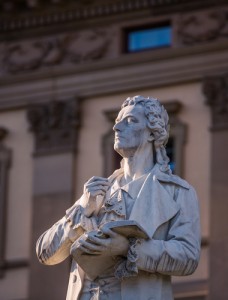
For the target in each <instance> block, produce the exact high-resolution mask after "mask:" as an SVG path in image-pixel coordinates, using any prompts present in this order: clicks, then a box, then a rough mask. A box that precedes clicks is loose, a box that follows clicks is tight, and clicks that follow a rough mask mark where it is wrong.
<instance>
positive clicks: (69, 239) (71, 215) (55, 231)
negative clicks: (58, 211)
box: [36, 200, 96, 265]
mask: <svg viewBox="0 0 228 300" xmlns="http://www.w3.org/2000/svg"><path fill="white" fill-rule="evenodd" d="M95 226H96V225H95V220H94V219H93V217H91V218H87V217H85V216H84V214H83V208H82V207H81V205H80V200H79V201H77V202H76V203H75V204H74V205H73V206H72V207H71V208H69V209H68V210H67V211H66V215H65V216H64V217H63V218H62V219H61V220H59V221H58V222H57V223H55V224H54V225H53V226H52V227H51V228H50V229H48V230H47V231H46V232H44V233H43V234H42V235H41V236H40V238H39V239H38V241H37V244H36V253H37V257H38V259H39V261H40V262H41V263H43V264H45V265H55V264H58V263H60V262H62V261H63V260H65V259H66V258H67V257H68V256H69V255H70V248H71V245H72V244H73V242H74V241H75V240H76V239H77V238H78V237H79V236H80V235H81V234H83V232H85V231H90V230H93V229H94V227H95Z"/></svg>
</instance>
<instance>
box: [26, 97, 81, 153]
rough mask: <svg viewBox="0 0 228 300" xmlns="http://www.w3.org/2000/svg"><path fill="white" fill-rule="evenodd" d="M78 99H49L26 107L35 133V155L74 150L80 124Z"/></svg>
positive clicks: (31, 128)
mask: <svg viewBox="0 0 228 300" xmlns="http://www.w3.org/2000/svg"><path fill="white" fill-rule="evenodd" d="M78 104H79V103H78V99H69V100H67V101H66V100H64V101H50V102H47V103H42V104H37V105H32V106H30V107H28V110H27V119H28V122H29V125H30V130H31V131H32V132H33V133H34V134H35V151H34V152H35V155H46V154H51V153H59V152H66V151H74V150H75V147H76V141H77V133H78V128H79V125H80V121H79V105H78Z"/></svg>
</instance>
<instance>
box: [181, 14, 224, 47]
mask: <svg viewBox="0 0 228 300" xmlns="http://www.w3.org/2000/svg"><path fill="white" fill-rule="evenodd" d="M227 12H228V9H227V10H217V11H205V12H199V13H191V14H185V15H182V16H181V18H180V21H179V25H178V36H179V39H180V42H181V43H182V44H196V43H202V42H207V41H211V40H216V39H218V38H224V37H225V38H227V37H228V22H227V19H228V18H227Z"/></svg>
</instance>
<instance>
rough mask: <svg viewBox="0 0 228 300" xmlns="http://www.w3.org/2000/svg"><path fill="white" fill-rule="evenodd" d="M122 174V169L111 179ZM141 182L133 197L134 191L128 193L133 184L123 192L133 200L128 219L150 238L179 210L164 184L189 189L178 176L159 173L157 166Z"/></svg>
mask: <svg viewBox="0 0 228 300" xmlns="http://www.w3.org/2000/svg"><path fill="white" fill-rule="evenodd" d="M122 173H123V170H122V169H120V170H117V171H116V172H115V173H114V174H115V175H116V176H114V177H115V178H114V177H112V178H113V180H114V179H116V178H117V176H120V175H121V174H122ZM114 174H113V175H114ZM143 180H144V182H143V184H142V186H141V188H140V190H139V191H138V192H137V193H136V194H137V195H135V192H136V191H134V190H132V191H133V192H132V193H131V192H130V190H131V187H133V184H134V182H132V184H131V185H130V184H128V185H127V187H125V188H126V189H124V190H125V191H127V192H128V193H129V192H130V193H131V194H130V193H129V194H130V196H133V198H135V204H134V206H133V209H132V212H131V214H130V217H129V219H130V220H135V221H136V222H138V223H139V224H140V225H141V226H142V227H143V228H144V230H145V231H146V233H147V234H148V236H149V237H150V238H152V237H153V235H154V233H155V231H156V230H157V228H158V227H159V226H160V225H162V224H163V223H165V222H167V221H169V220H170V219H171V218H173V217H174V216H175V215H176V214H177V212H178V211H179V209H180V208H179V205H178V204H177V203H176V202H175V201H174V199H173V194H171V193H169V192H168V191H167V190H166V189H165V187H164V183H168V184H170V183H171V184H175V185H177V186H181V187H182V188H185V189H189V184H188V183H187V182H186V181H184V180H182V179H181V178H179V177H178V176H175V175H172V174H166V173H164V172H161V171H160V168H159V165H158V164H156V165H155V166H154V168H153V169H152V171H151V172H150V173H149V174H148V175H145V176H144V178H143ZM123 188H124V187H122V189H123ZM135 196H136V197H135ZM145 220H146V222H145Z"/></svg>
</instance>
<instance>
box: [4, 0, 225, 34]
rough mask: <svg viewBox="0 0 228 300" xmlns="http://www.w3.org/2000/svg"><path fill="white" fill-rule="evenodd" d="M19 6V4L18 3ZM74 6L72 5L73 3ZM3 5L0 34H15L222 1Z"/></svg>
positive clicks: (26, 1) (127, 0) (26, 0)
mask: <svg viewBox="0 0 228 300" xmlns="http://www.w3.org/2000/svg"><path fill="white" fill-rule="evenodd" d="M22 2H23V3H22ZM75 2H76V3H75ZM14 3H16V1H14V2H13V1H8V0H7V1H3V3H2V5H1V7H0V20H1V21H0V34H4V33H7V32H8V33H10V32H15V31H17V30H30V31H31V29H33V28H39V27H40V28H44V29H45V30H47V27H51V26H53V25H54V26H56V25H58V26H59V27H61V26H63V24H65V23H69V22H77V21H80V22H82V21H83V20H89V19H96V18H104V17H110V16H112V15H117V16H120V15H121V14H126V13H131V12H139V11H140V10H148V9H149V10H151V14H166V13H169V14H170V13H172V12H178V11H189V10H190V9H200V8H204V7H205V8H208V7H211V6H215V5H216V6H219V5H221V4H226V1H225V0H217V1H216V3H215V1H213V0H207V1H205V0H188V1H186V0H121V1H110V0H108V1H102V0H98V1H94V0H90V1H89V0H88V1H85V0H84V1H83V0H81V1H72V2H71V1H69V2H68V3H69V4H68V5H67V4H64V1H63V0H59V1H47V2H46V3H45V4H42V3H41V2H40V1H39V0H37V1H29V0H24V1H20V7H23V8H24V9H23V10H22V9H20V7H19V6H18V5H17V4H14Z"/></svg>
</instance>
